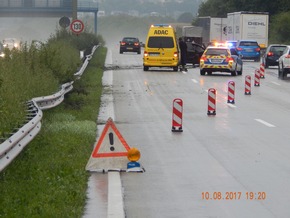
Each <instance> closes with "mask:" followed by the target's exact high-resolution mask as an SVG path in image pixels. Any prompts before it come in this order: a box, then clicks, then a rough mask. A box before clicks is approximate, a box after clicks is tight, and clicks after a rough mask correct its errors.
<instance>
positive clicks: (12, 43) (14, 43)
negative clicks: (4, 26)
mask: <svg viewBox="0 0 290 218" xmlns="http://www.w3.org/2000/svg"><path fill="white" fill-rule="evenodd" d="M3 46H4V48H8V49H10V50H12V49H14V48H17V49H18V48H19V47H20V42H19V40H17V39H16V38H5V39H3Z"/></svg>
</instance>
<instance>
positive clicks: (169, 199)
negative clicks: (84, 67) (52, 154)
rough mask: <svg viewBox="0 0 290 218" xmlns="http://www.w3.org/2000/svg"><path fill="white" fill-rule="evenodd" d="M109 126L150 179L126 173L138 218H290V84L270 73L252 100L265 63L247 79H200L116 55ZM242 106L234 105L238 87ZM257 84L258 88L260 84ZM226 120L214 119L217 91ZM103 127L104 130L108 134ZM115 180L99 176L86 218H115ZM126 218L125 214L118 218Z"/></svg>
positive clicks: (111, 61) (128, 207)
mask: <svg viewBox="0 0 290 218" xmlns="http://www.w3.org/2000/svg"><path fill="white" fill-rule="evenodd" d="M107 67H108V71H106V72H104V78H105V80H106V81H105V83H110V82H111V83H112V85H111V86H107V88H109V89H110V92H107V93H110V96H103V99H104V101H105V103H104V104H103V105H104V107H105V109H104V108H103V109H101V113H100V118H99V122H100V123H102V122H103V121H104V120H106V119H107V118H108V117H109V116H113V117H114V121H115V123H116V125H117V127H118V129H119V130H120V132H121V133H122V135H123V136H124V138H125V140H126V141H127V143H128V144H129V145H130V146H131V147H137V148H138V149H139V150H140V151H141V159H140V161H139V162H140V163H141V164H142V166H143V167H144V168H145V169H146V172H145V173H120V176H121V183H122V193H123V203H124V213H125V215H126V217H128V218H139V217H140V218H145V217H146V218H147V217H148V218H151V217H152V218H155V217H156V218H159V217H174V218H175V217H183V218H184V217H185V218H186V217H188V218H191V217H197V218H204V217H210V218H215V217H221V218H227V217H228V218H232V217H235V218H244V217H248V218H259V217H263V218H268V217H269V218H272V217H279V218H284V217H285V218H286V217H289V216H290V208H289V205H290V195H289V193H290V182H289V181H290V173H289V172H290V145H289V139H290V136H289V130H290V127H289V122H290V116H289V114H290V98H289V93H290V78H289V79H286V80H280V79H278V78H277V68H276V67H273V68H270V69H267V70H266V74H265V78H264V79H261V80H260V86H257V87H255V86H253V85H252V87H251V89H252V90H251V95H245V94H244V91H245V76H246V75H251V76H252V78H254V71H255V69H257V68H259V63H256V62H252V61H245V62H244V70H243V75H242V76H236V77H232V76H230V74H214V75H211V76H207V75H205V76H200V74H199V68H189V71H188V72H187V73H182V72H173V71H172V70H171V69H158V68H156V69H152V70H150V71H148V72H144V71H143V67H142V55H137V54H131V53H124V54H123V55H121V54H119V53H118V49H117V45H116V47H114V46H113V47H112V48H110V49H109V52H108V57H107ZM229 81H234V82H235V104H228V103H227V98H228V82H229ZM252 84H253V81H252ZM210 88H214V89H216V92H217V94H216V115H215V116H208V115H207V110H208V92H207V91H208V89H210ZM176 98H180V99H182V100H183V125H182V128H183V132H182V133H173V132H172V131H171V124H172V102H173V100H174V99H176ZM100 127H101V126H100ZM107 180H108V177H107V174H92V178H91V181H90V183H89V184H90V189H89V190H88V191H89V193H90V194H88V197H89V198H90V199H91V200H89V201H88V204H87V212H86V215H85V216H84V217H107V215H108V214H107V205H108V202H107V196H108V194H107V187H108V186H107V182H108V181H107ZM115 217H118V216H115Z"/></svg>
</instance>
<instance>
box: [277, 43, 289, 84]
mask: <svg viewBox="0 0 290 218" xmlns="http://www.w3.org/2000/svg"><path fill="white" fill-rule="evenodd" d="M287 74H290V45H288V46H287V47H286V48H285V50H284V52H283V54H282V56H281V57H280V58H279V59H278V77H279V78H281V79H285V78H286V77H287Z"/></svg>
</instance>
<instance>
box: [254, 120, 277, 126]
mask: <svg viewBox="0 0 290 218" xmlns="http://www.w3.org/2000/svg"><path fill="white" fill-rule="evenodd" d="M255 120H256V121H258V122H260V123H262V124H264V125H265V126H268V127H276V126H274V125H272V124H271V123H268V122H266V121H264V120H261V119H255Z"/></svg>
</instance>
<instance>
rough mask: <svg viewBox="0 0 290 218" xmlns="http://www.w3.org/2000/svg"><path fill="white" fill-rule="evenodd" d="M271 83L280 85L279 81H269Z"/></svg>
mask: <svg viewBox="0 0 290 218" xmlns="http://www.w3.org/2000/svg"><path fill="white" fill-rule="evenodd" d="M271 83H273V84H275V85H277V86H281V84H280V83H277V82H274V81H271Z"/></svg>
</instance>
